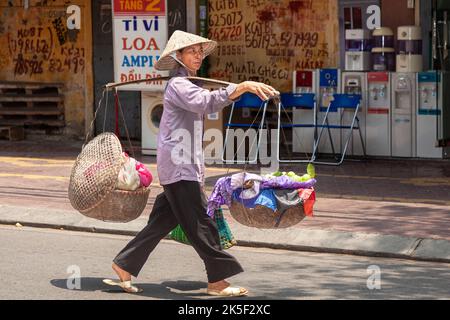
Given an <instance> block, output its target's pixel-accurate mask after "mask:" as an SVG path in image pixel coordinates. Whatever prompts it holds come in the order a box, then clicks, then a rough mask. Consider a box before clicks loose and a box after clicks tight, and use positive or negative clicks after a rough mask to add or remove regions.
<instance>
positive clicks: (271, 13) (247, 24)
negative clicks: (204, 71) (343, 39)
mask: <svg viewBox="0 0 450 320" xmlns="http://www.w3.org/2000/svg"><path fill="white" fill-rule="evenodd" d="M208 17H209V38H211V39H214V40H217V41H218V42H219V47H218V50H216V51H215V53H214V54H213V55H212V56H211V57H210V69H209V75H210V76H211V77H212V78H217V79H224V80H228V81H234V82H241V81H244V80H255V81H262V82H265V83H268V84H271V85H273V86H275V87H276V88H277V89H278V90H280V91H285V92H287V91H291V90H292V71H293V70H295V69H316V68H326V67H337V66H338V64H339V44H338V41H339V22H338V8H337V0H314V1H313V0H298V1H292V0H279V1H269V0H209V15H208Z"/></svg>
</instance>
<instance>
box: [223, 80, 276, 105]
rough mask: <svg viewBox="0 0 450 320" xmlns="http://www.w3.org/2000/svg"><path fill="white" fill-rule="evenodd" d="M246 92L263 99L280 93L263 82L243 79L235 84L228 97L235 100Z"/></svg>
mask: <svg viewBox="0 0 450 320" xmlns="http://www.w3.org/2000/svg"><path fill="white" fill-rule="evenodd" d="M246 92H250V93H253V94H256V95H257V96H258V97H259V98H260V99H261V100H263V101H266V100H268V99H269V98H270V97H273V96H277V95H279V94H280V92H278V91H277V90H275V89H274V88H273V87H271V86H269V85H267V84H265V83H262V82H255V81H244V82H241V83H240V84H238V85H237V87H236V90H235V91H234V92H233V93H232V94H231V95H230V97H229V98H230V99H231V100H235V99H237V98H239V97H240V96H241V95H243V94H244V93H246Z"/></svg>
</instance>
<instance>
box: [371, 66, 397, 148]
mask: <svg viewBox="0 0 450 320" xmlns="http://www.w3.org/2000/svg"><path fill="white" fill-rule="evenodd" d="M367 87H368V95H367V116H366V149H367V154H368V155H370V156H382V157H390V156H391V109H392V106H391V74H390V73H389V72H369V73H367Z"/></svg>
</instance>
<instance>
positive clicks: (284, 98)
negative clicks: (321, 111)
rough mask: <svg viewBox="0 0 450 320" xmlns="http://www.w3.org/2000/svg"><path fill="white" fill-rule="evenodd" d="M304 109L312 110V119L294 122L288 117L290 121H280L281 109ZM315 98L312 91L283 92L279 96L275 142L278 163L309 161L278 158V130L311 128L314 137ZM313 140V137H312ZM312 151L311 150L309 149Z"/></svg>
mask: <svg viewBox="0 0 450 320" xmlns="http://www.w3.org/2000/svg"><path fill="white" fill-rule="evenodd" d="M294 108H296V109H305V110H312V111H313V114H314V116H313V119H312V121H311V122H310V123H302V124H298V123H294V122H293V119H289V120H290V123H288V124H286V123H283V124H282V123H281V109H283V111H285V112H286V109H294ZM316 119H317V117H316V100H315V94H314V93H283V94H281V96H280V103H279V105H278V130H277V136H278V143H277V160H278V162H280V163H304V162H310V159H307V160H296V159H291V160H283V159H281V158H280V132H282V129H295V128H313V129H314V137H316V125H317V124H316ZM314 140H315V139H314ZM311 151H312V150H311Z"/></svg>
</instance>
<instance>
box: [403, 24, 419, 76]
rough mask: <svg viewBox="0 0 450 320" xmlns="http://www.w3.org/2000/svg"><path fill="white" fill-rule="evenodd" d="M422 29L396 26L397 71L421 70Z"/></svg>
mask: <svg viewBox="0 0 450 320" xmlns="http://www.w3.org/2000/svg"><path fill="white" fill-rule="evenodd" d="M421 33H422V29H421V28H420V27H418V26H406V27H398V34H397V40H398V50H397V72H420V71H422V65H423V62H422V34H421Z"/></svg>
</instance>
